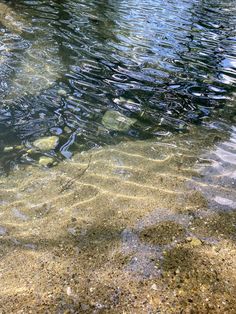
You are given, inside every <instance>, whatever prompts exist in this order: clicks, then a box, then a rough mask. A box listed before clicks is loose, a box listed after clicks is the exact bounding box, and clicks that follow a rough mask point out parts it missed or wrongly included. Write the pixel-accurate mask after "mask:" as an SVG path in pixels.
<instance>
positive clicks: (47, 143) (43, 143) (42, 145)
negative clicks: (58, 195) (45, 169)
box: [33, 136, 59, 151]
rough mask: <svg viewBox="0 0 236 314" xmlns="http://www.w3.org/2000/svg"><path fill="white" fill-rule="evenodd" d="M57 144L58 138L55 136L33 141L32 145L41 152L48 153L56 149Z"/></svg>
mask: <svg viewBox="0 0 236 314" xmlns="http://www.w3.org/2000/svg"><path fill="white" fill-rule="evenodd" d="M58 142H59V138H58V137H57V136H48V137H43V138H40V139H38V140H36V141H34V142H33V145H34V146H35V147H36V148H38V149H40V150H42V151H48V150H52V149H54V148H56V146H57V145H58Z"/></svg>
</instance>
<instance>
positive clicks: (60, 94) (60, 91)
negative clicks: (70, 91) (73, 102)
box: [57, 88, 67, 96]
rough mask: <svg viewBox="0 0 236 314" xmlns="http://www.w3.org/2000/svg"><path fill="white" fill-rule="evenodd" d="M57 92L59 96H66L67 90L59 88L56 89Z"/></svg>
mask: <svg viewBox="0 0 236 314" xmlns="http://www.w3.org/2000/svg"><path fill="white" fill-rule="evenodd" d="M57 94H58V95H59V96H66V95H67V92H66V90H64V89H62V88H60V89H58V91H57Z"/></svg>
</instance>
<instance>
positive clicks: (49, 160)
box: [39, 156, 54, 167]
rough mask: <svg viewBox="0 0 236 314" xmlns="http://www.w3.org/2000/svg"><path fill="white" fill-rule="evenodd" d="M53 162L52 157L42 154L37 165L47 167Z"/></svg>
mask: <svg viewBox="0 0 236 314" xmlns="http://www.w3.org/2000/svg"><path fill="white" fill-rule="evenodd" d="M53 163H54V160H53V158H51V157H46V156H42V157H40V158H39V165H40V166H43V167H48V166H50V165H52V164H53Z"/></svg>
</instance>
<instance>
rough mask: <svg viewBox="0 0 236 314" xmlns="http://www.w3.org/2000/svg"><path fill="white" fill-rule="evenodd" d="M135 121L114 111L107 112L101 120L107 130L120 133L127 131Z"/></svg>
mask: <svg viewBox="0 0 236 314" xmlns="http://www.w3.org/2000/svg"><path fill="white" fill-rule="evenodd" d="M136 121H137V120H136V119H133V118H128V117H126V116H125V115H123V114H121V113H120V112H118V111H115V110H109V111H107V112H106V113H105V114H104V116H103V118H102V124H103V125H104V126H105V127H106V128H107V129H110V130H114V131H122V132H125V131H128V130H129V128H130V127H131V126H132V125H133V124H134V123H135V122H136Z"/></svg>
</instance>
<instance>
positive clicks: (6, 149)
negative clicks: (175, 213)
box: [3, 146, 14, 153]
mask: <svg viewBox="0 0 236 314" xmlns="http://www.w3.org/2000/svg"><path fill="white" fill-rule="evenodd" d="M13 150H14V148H13V147H12V146H6V147H4V149H3V151H4V153H9V152H12V151H13Z"/></svg>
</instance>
